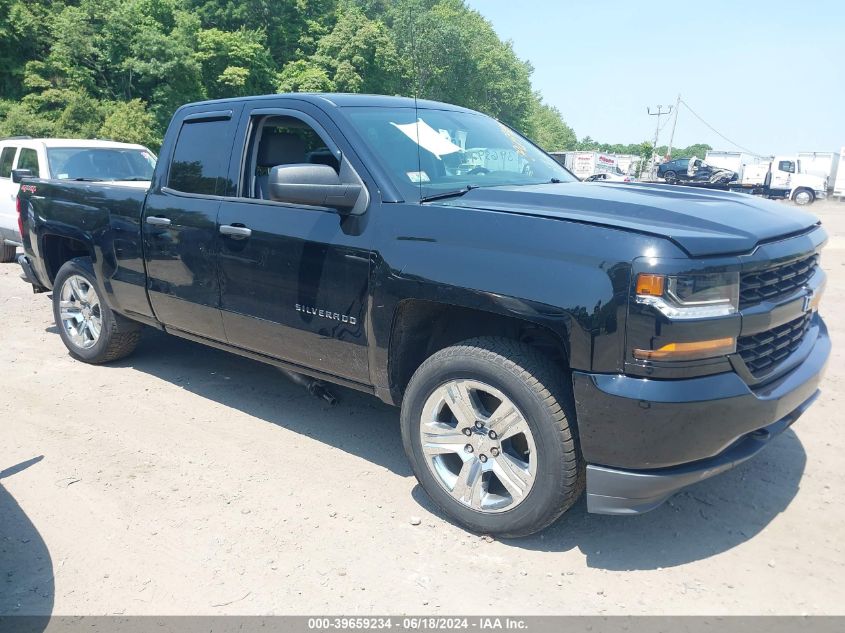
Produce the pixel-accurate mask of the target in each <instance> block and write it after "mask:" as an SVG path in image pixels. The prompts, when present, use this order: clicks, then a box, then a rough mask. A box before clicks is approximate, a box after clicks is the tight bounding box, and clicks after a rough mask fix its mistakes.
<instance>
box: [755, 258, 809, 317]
mask: <svg viewBox="0 0 845 633" xmlns="http://www.w3.org/2000/svg"><path fill="white" fill-rule="evenodd" d="M818 265H819V256H818V255H811V256H810V257H806V258H804V259H800V260H798V261H795V262H792V263H790V264H784V265H783V266H777V267H775V268H769V269H768V270H763V271H755V272H751V273H744V274H743V275H742V277H741V278H740V285H739V307H740V309H742V308H747V307H748V306H752V305H755V304H758V303H760V302H762V301H767V300H768V301H771V300H777V299H778V298H780V297H783V296H786V295H788V294H790V293H792V292H794V291H795V290H797V289H798V288H800V287H801V286H803V285H804V284H806V283H807V281H808V280H809V279H810V277H812V276H813V273H814V272H816V268H817V267H818Z"/></svg>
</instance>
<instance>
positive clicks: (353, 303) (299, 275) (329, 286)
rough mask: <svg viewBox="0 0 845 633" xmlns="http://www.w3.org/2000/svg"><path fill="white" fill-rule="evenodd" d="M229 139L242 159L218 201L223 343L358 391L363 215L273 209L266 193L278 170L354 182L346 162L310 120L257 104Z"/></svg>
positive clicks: (364, 372)
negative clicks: (232, 189) (329, 173)
mask: <svg viewBox="0 0 845 633" xmlns="http://www.w3.org/2000/svg"><path fill="white" fill-rule="evenodd" d="M275 103H276V104H278V103H279V102H278V101H276V102H275ZM314 116H315V117H316V116H319V113H318V112H314ZM238 139H239V140H237V141H236V145H239V144H240V145H241V147H242V148H244V152H245V153H244V156H245V160H244V161H243V167H242V168H241V169H240V171H238V172H237V176H236V177H237V178H239V180H240V189H239V195H238V197H237V198H227V199H225V200H223V202H222V203H221V206H220V212H219V216H218V225H219V231H220V258H219V268H220V283H221V308H222V311H223V323H224V326H225V329H226V335H227V337H228V340H229V342H230V343H231V344H233V345H237V346H239V347H242V348H245V349H249V350H253V351H257V352H260V353H263V354H267V355H270V356H274V357H276V358H280V359H283V360H287V361H289V362H292V363H294V364H296V365H300V366H303V367H309V368H312V369H317V370H322V371H325V372H328V373H331V374H335V375H338V376H341V377H343V378H347V379H349V380H352V381H356V382H360V383H368V382H369V365H368V361H367V334H366V328H365V324H366V314H367V296H368V279H369V268H370V250H369V241H370V239H369V233H368V232H367V230H366V228H367V215H366V214H364V215H361V216H349V215H346V216H344V215H342V214H340V213H339V212H338V211H337V210H335V209H329V208H319V207H307V206H302V205H296V204H288V203H282V202H276V201H273V200H271V199H270V195H269V188H268V177H269V176H268V172H269V170H270V169H271V168H272V167H274V166H277V165H284V164H297V163H321V164H328V165H330V166H332V167H333V168H334V169H336V170H339V172H340V175H341V177H342V178H347V177H349V178H357V175H356V174H354V172H353V168H352V166H351V164H350V163H349V162H348V158H347V154H346V153H344V156H343V157H342V158H340V160H339V157H340V156H341V154H340V151H339V150H338V148H337V145H336V144H335V142H334V141H333V139H332V138H331V137H330V136H329V134H328V132H327V131H326V128H325V127H323V125H321V124H319V123H318V122H317V120H316V118H312V117H311V116H309V115H308V114H306V113H304V112H302V111H300V110H287V109H285V110H262V109H261V108H260V104H256V106H254V107H253V110H252V111H251V112H245V113H244V115H243V119H242V122H241V128H240V130H239V132H238ZM238 153H239V152H238V151H237V150H236V151H235V154H238ZM234 164H235V163H234V162H233V166H234ZM233 177H235V176H234V174H233Z"/></svg>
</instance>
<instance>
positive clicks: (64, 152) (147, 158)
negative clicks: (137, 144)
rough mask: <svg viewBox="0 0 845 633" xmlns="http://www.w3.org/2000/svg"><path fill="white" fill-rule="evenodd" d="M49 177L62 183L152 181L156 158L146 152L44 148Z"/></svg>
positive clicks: (86, 148)
mask: <svg viewBox="0 0 845 633" xmlns="http://www.w3.org/2000/svg"><path fill="white" fill-rule="evenodd" d="M47 162H48V163H49V165H50V174H51V176H52V177H53V178H58V179H61V180H75V179H79V178H82V179H85V180H151V179H152V177H153V170H154V169H155V165H156V157H155V155H154V154H153V153H152V152H151V151H149V150H147V149H134V148H118V147H54V148H48V149H47Z"/></svg>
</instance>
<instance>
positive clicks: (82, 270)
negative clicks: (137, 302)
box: [53, 257, 141, 364]
mask: <svg viewBox="0 0 845 633" xmlns="http://www.w3.org/2000/svg"><path fill="white" fill-rule="evenodd" d="M53 316H54V318H55V320H56V327H57V328H58V329H59V334H60V336H61V337H62V342H63V343H64V344H65V347H67V349H68V351H69V352H70V355H71V356H73V357H74V358H76V359H77V360H81V361H83V362H86V363H92V364H100V363H108V362H111V361H115V360H118V359H120V358H124V357H125V356H128V355H129V354H131V353H132V352H133V351H134V350H135V346H136V345H137V344H138V340H139V339H140V338H141V326H140V325H139V324H138V323H135V322H134V321H130V320H129V319H126V318H124V317H122V316H120V315H119V314H115V313H114V312H113V311H112V309H111V308H110V307H109V306H108V304H106V302H105V300H104V299H103V296H102V294H101V292H100V289H99V286H98V284H97V278H96V276H95V275H94V267H93V265H92V264H91V259H90V258H88V257H77V258H76V259H72V260H70V261H68V262H66V263H65V264H64V265H63V266H62V267H61V268H60V269H59V272H58V274H56V279H55V281H54V282H53Z"/></svg>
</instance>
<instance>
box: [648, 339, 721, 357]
mask: <svg viewBox="0 0 845 633" xmlns="http://www.w3.org/2000/svg"><path fill="white" fill-rule="evenodd" d="M734 352H736V339H735V338H733V337H728V338H716V339H710V340H708V341H694V342H692V343H667V344H666V345H662V346H661V347H659V348H657V349H635V350H634V358H636V359H637V360H700V359H702V358H713V357H716V356H727V355H728V354H733V353H734Z"/></svg>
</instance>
